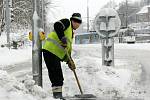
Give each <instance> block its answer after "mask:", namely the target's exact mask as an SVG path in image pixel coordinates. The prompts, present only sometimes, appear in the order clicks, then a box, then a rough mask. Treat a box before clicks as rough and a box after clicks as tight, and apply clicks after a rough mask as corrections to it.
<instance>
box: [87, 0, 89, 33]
mask: <svg viewBox="0 0 150 100" xmlns="http://www.w3.org/2000/svg"><path fill="white" fill-rule="evenodd" d="M87 32H89V0H87Z"/></svg>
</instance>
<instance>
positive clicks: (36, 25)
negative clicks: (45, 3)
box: [32, 0, 42, 87]
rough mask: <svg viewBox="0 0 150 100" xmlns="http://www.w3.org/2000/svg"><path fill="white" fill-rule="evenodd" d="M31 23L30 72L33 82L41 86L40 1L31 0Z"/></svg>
mask: <svg viewBox="0 0 150 100" xmlns="http://www.w3.org/2000/svg"><path fill="white" fill-rule="evenodd" d="M33 8H34V13H33V23H32V33H33V41H32V73H33V80H35V83H36V84H37V85H39V86H41V87H42V51H41V48H42V43H41V40H40V37H39V32H40V30H39V29H40V28H41V25H42V24H41V18H40V10H39V9H40V1H39V0H33Z"/></svg>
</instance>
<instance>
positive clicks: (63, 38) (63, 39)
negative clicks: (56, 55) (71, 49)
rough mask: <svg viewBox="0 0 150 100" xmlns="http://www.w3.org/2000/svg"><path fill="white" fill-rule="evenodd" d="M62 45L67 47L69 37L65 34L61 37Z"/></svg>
mask: <svg viewBox="0 0 150 100" xmlns="http://www.w3.org/2000/svg"><path fill="white" fill-rule="evenodd" d="M61 42H62V43H61V46H63V47H64V48H66V47H67V38H66V37H65V36H64V37H62V38H61Z"/></svg>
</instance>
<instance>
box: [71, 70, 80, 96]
mask: <svg viewBox="0 0 150 100" xmlns="http://www.w3.org/2000/svg"><path fill="white" fill-rule="evenodd" d="M72 71H73V73H74V76H75V78H76V81H77V84H78V87H79V90H80V93H81V95H83V91H82V88H81V85H80V82H79V79H78V76H77V74H76V71H75V70H72Z"/></svg>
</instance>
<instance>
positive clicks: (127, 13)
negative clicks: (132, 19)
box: [126, 0, 128, 28]
mask: <svg viewBox="0 0 150 100" xmlns="http://www.w3.org/2000/svg"><path fill="white" fill-rule="evenodd" d="M127 27H128V0H126V28H127Z"/></svg>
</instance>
